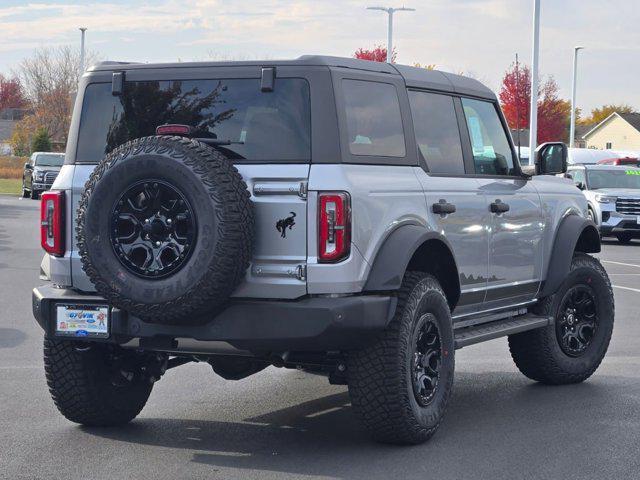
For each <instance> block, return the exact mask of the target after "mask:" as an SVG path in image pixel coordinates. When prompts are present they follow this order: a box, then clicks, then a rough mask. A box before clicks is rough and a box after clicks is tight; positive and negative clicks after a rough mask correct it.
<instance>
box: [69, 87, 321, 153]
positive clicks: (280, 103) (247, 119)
mask: <svg viewBox="0 0 640 480" xmlns="http://www.w3.org/2000/svg"><path fill="white" fill-rule="evenodd" d="M163 124H181V125H189V126H191V127H192V128H193V129H194V134H193V135H192V137H202V138H210V139H217V140H219V141H220V143H223V145H218V146H216V148H218V149H220V150H221V151H222V152H223V153H224V154H225V155H227V156H228V157H229V158H231V159H233V160H247V161H292V162H295V161H299V162H308V161H309V160H310V159H311V133H310V130H311V109H310V99H309V84H308V83H307V81H306V80H304V79H299V78H282V79H280V78H278V79H276V82H275V86H274V89H273V91H266V92H263V91H262V90H261V89H260V79H259V78H251V79H221V80H175V81H145V82H126V83H125V88H124V92H123V94H122V95H119V96H114V95H112V93H111V83H94V84H90V85H89V86H88V87H87V89H86V91H85V94H84V101H83V105H82V116H81V120H80V131H79V137H78V148H77V153H76V158H77V162H78V163H97V162H98V161H99V160H100V159H101V158H103V157H104V155H105V154H107V153H109V152H110V151H111V150H113V149H114V148H116V147H117V146H119V145H122V144H123V143H125V142H127V141H129V140H132V139H135V138H139V137H145V136H148V135H155V132H156V127H158V126H160V125H163Z"/></svg>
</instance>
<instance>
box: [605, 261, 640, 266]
mask: <svg viewBox="0 0 640 480" xmlns="http://www.w3.org/2000/svg"><path fill="white" fill-rule="evenodd" d="M600 261H601V262H603V263H612V264H614V265H624V266H625V267H636V268H640V265H635V264H633V263H622V262H614V261H613V260H600Z"/></svg>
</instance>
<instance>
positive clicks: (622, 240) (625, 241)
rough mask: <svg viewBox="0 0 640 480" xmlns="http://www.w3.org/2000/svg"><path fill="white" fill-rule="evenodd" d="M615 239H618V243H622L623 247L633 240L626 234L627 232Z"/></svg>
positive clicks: (631, 236)
mask: <svg viewBox="0 0 640 480" xmlns="http://www.w3.org/2000/svg"><path fill="white" fill-rule="evenodd" d="M616 238H617V239H618V241H619V242H620V243H622V244H623V245H626V244H628V243H631V240H632V239H633V235H631V234H630V233H627V232H624V233H618V234H617V235H616Z"/></svg>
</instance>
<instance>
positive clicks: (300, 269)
mask: <svg viewBox="0 0 640 480" xmlns="http://www.w3.org/2000/svg"><path fill="white" fill-rule="evenodd" d="M296 278H297V279H298V280H306V279H307V266H306V265H305V264H303V265H298V266H297V267H296Z"/></svg>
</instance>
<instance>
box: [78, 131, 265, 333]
mask: <svg viewBox="0 0 640 480" xmlns="http://www.w3.org/2000/svg"><path fill="white" fill-rule="evenodd" d="M150 179H158V180H160V181H164V182H167V183H168V184H171V185H172V186H174V187H176V188H178V189H179V190H180V192H181V193H182V194H183V195H184V196H185V198H186V199H187V201H188V202H189V204H190V206H191V208H192V209H193V211H194V213H195V216H196V217H197V237H196V241H195V242H194V244H195V246H194V247H193V251H192V253H191V254H190V257H189V258H188V259H187V260H186V261H185V262H184V266H182V267H181V269H180V270H178V271H177V272H175V273H171V274H169V275H168V276H166V277H163V278H141V277H140V276H137V275H135V273H132V272H131V271H129V270H128V269H127V268H125V266H123V264H122V263H121V262H120V260H119V258H118V257H117V255H116V253H115V252H114V249H113V247H112V244H111V241H110V240H109V235H110V231H109V225H110V222H111V215H112V211H113V205H114V204H115V203H116V202H117V201H118V198H119V197H120V195H121V194H122V193H123V192H124V191H125V189H127V188H129V186H130V185H131V184H133V183H134V182H136V181H137V182H144V181H147V180H150ZM253 223H254V214H253V204H252V202H251V199H250V194H249V191H248V189H247V185H246V184H245V182H244V181H243V179H242V176H241V175H240V174H239V173H238V170H237V169H236V168H235V167H234V166H233V164H232V162H231V161H229V159H227V158H226V157H225V156H224V155H223V154H222V153H221V152H220V151H218V150H216V149H214V148H211V147H208V146H207V145H205V144H203V143H201V142H198V141H195V140H189V139H186V138H181V137H167V136H152V137H144V138H139V139H136V140H132V141H130V142H127V143H125V144H124V145H122V146H120V147H118V148H116V149H115V150H114V151H112V152H111V153H110V154H108V155H107V156H106V157H105V158H104V159H103V160H102V161H101V162H100V163H99V164H98V166H97V167H96V169H95V170H94V172H93V173H92V174H91V176H90V178H89V180H88V181H87V183H86V185H85V190H84V193H83V195H82V197H81V199H80V203H79V206H78V213H77V222H76V233H77V239H78V249H79V253H80V258H81V260H82V268H83V269H84V271H85V272H86V274H87V275H88V277H89V279H90V280H91V282H92V283H93V284H94V285H95V287H96V290H97V291H98V292H99V293H100V294H101V295H103V296H104V297H105V298H106V299H107V301H108V302H109V303H110V304H113V305H115V306H117V307H120V308H122V309H124V310H127V311H129V312H131V313H133V314H134V315H136V316H138V317H140V318H142V319H143V320H145V321H148V322H154V323H163V324H201V323H204V322H206V321H208V320H210V316H208V315H206V314H208V313H211V312H215V311H216V310H219V309H220V308H222V306H223V305H224V303H225V302H226V301H227V300H228V298H229V296H230V295H231V294H232V293H233V291H234V290H235V289H236V287H237V286H238V285H239V284H240V282H241V281H242V280H243V279H244V275H245V272H246V270H247V268H248V266H249V261H250V260H251V255H252V251H253V239H254V229H253Z"/></svg>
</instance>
